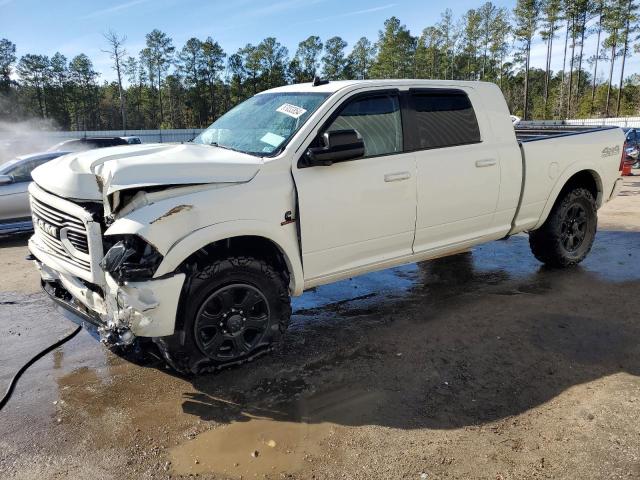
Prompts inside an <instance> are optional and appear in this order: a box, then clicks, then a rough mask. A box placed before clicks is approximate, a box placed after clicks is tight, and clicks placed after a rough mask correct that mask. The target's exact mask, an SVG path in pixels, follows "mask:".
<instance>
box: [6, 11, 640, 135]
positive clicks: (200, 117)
mask: <svg viewBox="0 0 640 480" xmlns="http://www.w3.org/2000/svg"><path fill="white" fill-rule="evenodd" d="M638 31H639V19H638V5H637V3H636V0H517V3H516V5H515V8H514V9H513V10H512V11H509V10H508V9H506V8H499V7H497V6H496V5H494V4H493V3H491V2H486V3H484V4H483V5H481V6H480V7H479V8H476V9H470V10H469V11H467V12H466V13H465V14H464V15H463V16H462V17H460V18H455V17H454V15H453V13H452V11H451V10H450V9H447V10H445V11H444V12H443V13H442V14H441V15H440V18H439V20H438V21H437V22H436V23H435V24H433V25H430V26H427V27H426V28H424V29H423V30H422V32H420V34H419V35H417V36H415V35H413V34H412V33H411V32H410V31H409V29H408V28H407V27H406V26H405V25H403V24H402V22H401V21H400V20H399V19H398V18H397V17H391V18H389V19H388V20H386V21H385V22H384V25H383V28H382V29H381V30H380V31H379V33H378V38H377V39H376V40H375V41H371V40H369V39H368V38H366V37H362V38H360V39H359V40H358V41H357V42H356V43H355V44H354V45H353V46H352V47H351V48H350V49H349V48H348V47H349V45H348V44H347V42H346V41H345V40H343V39H342V38H341V37H339V36H335V37H332V38H329V39H326V40H325V41H323V40H322V39H321V38H320V37H318V36H315V35H312V36H309V37H308V38H306V39H305V40H303V41H301V42H300V43H299V44H298V47H297V49H296V50H295V52H293V55H290V52H289V50H288V49H287V48H286V47H285V46H283V45H282V44H281V43H280V42H278V40H277V39H276V38H274V37H268V38H265V39H264V40H262V41H261V42H260V43H258V44H257V45H253V44H247V45H246V46H244V47H243V48H240V49H239V50H238V51H236V52H234V53H227V52H225V51H224V49H223V48H222V46H221V45H220V44H219V43H218V42H217V41H215V40H214V39H213V38H212V37H207V38H205V39H198V38H190V39H189V40H187V41H186V43H185V44H184V45H183V46H182V47H180V48H177V47H176V46H175V45H174V42H173V39H172V38H171V37H170V36H169V35H167V33H165V32H162V31H160V30H157V29H156V30H153V31H152V32H150V33H148V34H147V35H146V37H145V40H146V43H145V47H144V48H143V49H142V50H141V51H140V52H138V53H137V55H130V53H129V52H128V51H127V49H126V41H127V38H126V37H125V36H123V35H119V34H118V33H116V32H113V31H109V32H106V33H105V34H104V48H105V49H104V51H105V52H107V53H108V54H109V56H110V58H111V60H112V63H113V69H114V71H115V77H116V78H115V80H114V81H110V82H107V81H103V82H100V81H99V77H100V74H99V73H98V72H96V70H95V68H94V66H93V63H92V61H91V59H90V58H89V57H88V56H87V55H85V54H82V53H80V54H79V55H77V56H75V57H73V58H72V59H70V60H69V59H67V58H66V57H65V56H64V55H62V54H60V53H56V54H54V55H53V56H52V57H50V58H49V57H48V56H46V55H39V54H31V53H30V54H26V55H24V56H22V57H21V58H19V59H18V58H16V54H15V52H16V47H15V45H14V44H13V43H12V42H11V41H9V40H8V39H1V40H0V120H13V121H15V120H20V119H28V118H33V117H39V118H42V119H50V120H52V121H53V122H55V124H56V125H57V126H58V127H59V128H62V129H71V130H100V129H155V128H189V127H204V126H206V125H208V124H210V123H211V122H212V121H213V120H215V119H216V118H218V117H219V116H220V115H222V114H223V113H224V112H226V111H227V110H229V109H230V108H231V107H233V106H234V105H236V104H237V103H239V102H241V101H242V100H244V99H246V98H248V97H250V96H251V95H254V94H255V93H257V92H260V91H262V90H265V89H268V88H272V87H276V86H280V85H284V84H287V83H292V82H296V83H297V82H306V81H311V80H312V79H313V78H314V77H315V76H322V77H323V78H326V79H329V80H339V79H369V78H433V79H452V80H482V81H490V82H495V83H496V84H498V85H499V86H500V88H501V89H502V91H503V93H504V95H505V98H506V99H507V103H508V105H509V108H510V110H511V112H512V113H514V114H516V115H520V116H522V117H524V118H536V119H543V118H544V119H551V118H554V119H558V118H571V117H575V116H579V117H603V116H620V115H635V114H638V113H639V109H640V75H638V74H637V73H633V74H631V75H628V72H626V71H625V67H626V64H627V62H628V61H629V58H631V57H632V55H634V54H636V53H638V51H639V45H638V44H637V43H636V41H637V40H638ZM590 38H593V39H595V42H593V41H592V42H591V45H594V44H595V47H589V49H588V48H587V43H588V42H587V40H589V39H590ZM538 39H540V40H541V41H542V42H543V44H544V46H545V48H546V55H545V60H546V62H545V66H544V68H539V67H535V68H534V67H531V65H530V63H531V51H532V45H533V44H534V42H535V41H536V40H538ZM588 50H591V51H588ZM560 59H562V68H561V69H559V70H556V71H553V70H552V68H551V65H552V63H553V61H554V60H555V61H556V63H559V61H560ZM616 67H618V71H619V76H618V77H617V78H614V72H615V68H616ZM625 74H626V75H627V76H626V77H625Z"/></svg>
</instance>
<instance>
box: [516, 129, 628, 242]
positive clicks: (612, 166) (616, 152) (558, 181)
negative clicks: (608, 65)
mask: <svg viewBox="0 0 640 480" xmlns="http://www.w3.org/2000/svg"><path fill="white" fill-rule="evenodd" d="M516 136H517V138H518V142H519V144H520V151H521V154H522V161H523V163H522V165H523V178H524V182H523V190H522V199H521V205H520V208H519V211H518V214H517V218H516V220H515V222H514V224H515V226H516V227H517V228H516V230H517V231H522V230H532V229H535V228H538V227H539V226H540V225H541V224H542V222H543V221H544V220H545V219H546V217H547V215H548V212H549V210H550V208H551V206H552V205H553V202H554V201H555V199H556V198H557V196H558V194H559V191H560V188H562V186H563V185H565V183H566V182H567V180H568V179H569V175H571V174H572V172H575V171H576V168H574V167H572V165H574V164H576V163H579V164H580V165H581V167H580V170H587V171H592V172H593V173H594V174H595V175H596V176H597V178H598V180H597V181H596V187H597V188H598V189H599V190H600V191H601V192H602V195H601V196H599V198H596V200H597V201H598V206H600V205H601V204H602V202H604V201H607V200H608V199H609V197H610V195H611V192H612V189H613V187H614V182H615V181H616V180H617V178H618V177H619V166H620V155H621V151H622V144H623V143H624V134H623V133H622V130H621V129H620V128H619V127H611V126H605V127H597V128H593V127H590V126H589V127H583V126H558V125H553V126H548V127H547V126H540V125H536V126H533V127H530V126H527V127H524V128H521V127H520V126H518V127H517V128H516ZM538 140H544V141H538ZM594 197H597V195H594Z"/></svg>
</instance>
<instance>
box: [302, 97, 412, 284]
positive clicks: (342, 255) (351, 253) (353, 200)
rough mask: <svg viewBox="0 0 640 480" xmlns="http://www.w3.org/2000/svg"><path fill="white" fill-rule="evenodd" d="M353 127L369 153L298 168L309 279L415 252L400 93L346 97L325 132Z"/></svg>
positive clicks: (408, 159) (409, 164)
mask: <svg viewBox="0 0 640 480" xmlns="http://www.w3.org/2000/svg"><path fill="white" fill-rule="evenodd" d="M346 129H354V130H356V131H357V132H358V133H359V134H360V136H361V137H362V138H363V140H364V144H365V155H364V157H362V158H358V159H355V160H350V161H345V162H340V163H334V164H333V165H331V166H328V167H308V168H300V165H298V166H297V167H295V166H294V169H293V174H294V178H295V182H296V187H297V190H298V201H299V217H300V228H301V243H302V258H303V268H304V275H305V282H306V283H307V284H308V285H309V284H317V283H322V281H319V279H321V278H322V277H331V276H334V277H335V276H341V275H344V274H345V273H346V272H349V271H353V270H355V269H357V268H358V267H363V266H366V265H372V264H377V263H382V262H384V261H386V260H390V259H393V258H397V257H401V256H405V255H410V254H411V245H412V242H413V235H414V227H415V219H416V166H415V160H414V156H413V154H410V153H404V143H403V131H402V114H401V109H400V101H399V97H398V94H397V92H388V91H387V92H370V93H367V94H358V95H357V96H354V97H351V98H350V99H347V100H345V101H344V103H343V104H342V105H341V106H340V107H339V108H338V109H337V110H336V113H334V114H333V115H332V116H331V117H330V119H329V121H328V123H327V124H326V125H325V127H323V128H321V129H320V131H319V132H318V133H319V135H322V134H323V133H324V132H327V131H332V130H346ZM314 279H315V281H313V280H314Z"/></svg>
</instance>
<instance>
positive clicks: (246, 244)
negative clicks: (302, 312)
mask: <svg viewBox="0 0 640 480" xmlns="http://www.w3.org/2000/svg"><path fill="white" fill-rule="evenodd" d="M269 227H270V224H268V223H267V222H262V221H254V220H238V221H231V222H223V223H218V224H214V225H210V226H208V227H205V228H201V229H199V230H196V231H194V232H192V233H191V234H189V235H187V236H186V237H183V238H182V239H180V240H179V241H177V242H176V243H174V244H173V245H172V246H171V248H170V249H169V250H168V251H167V253H166V255H165V256H164V259H163V261H162V263H161V264H160V266H159V267H158V270H157V272H156V274H155V276H156V277H161V276H163V275H166V274H169V273H172V272H174V271H175V270H177V269H178V268H179V267H180V266H181V265H184V264H185V263H186V262H188V261H189V259H191V258H193V257H194V256H196V255H202V254H210V253H213V252H216V251H218V250H224V249H227V250H228V251H229V252H232V253H233V254H235V255H239V254H242V255H250V256H255V257H257V258H261V259H265V260H266V259H268V258H276V259H277V260H276V261H279V262H282V263H281V265H274V266H276V267H283V268H285V269H286V274H287V275H288V277H289V291H290V293H291V294H292V295H300V294H301V293H302V290H303V286H304V277H303V271H302V262H301V257H300V252H299V247H298V241H297V232H296V226H295V225H293V224H292V225H287V226H285V227H280V228H281V229H282V230H281V231H279V230H275V229H272V228H269ZM285 232H288V233H287V234H285Z"/></svg>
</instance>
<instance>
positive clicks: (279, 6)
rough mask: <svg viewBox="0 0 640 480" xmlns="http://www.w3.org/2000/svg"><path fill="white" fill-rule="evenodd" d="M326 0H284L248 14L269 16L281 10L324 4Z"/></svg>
mask: <svg viewBox="0 0 640 480" xmlns="http://www.w3.org/2000/svg"><path fill="white" fill-rule="evenodd" d="M325 1H326V0H284V1H281V2H276V3H272V4H271V5H269V6H267V7H262V8H255V9H253V10H251V11H250V12H248V13H251V15H254V16H255V15H271V14H273V13H277V12H281V11H283V10H290V9H292V8H299V7H308V6H309V5H314V4H316V3H321V2H325Z"/></svg>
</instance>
